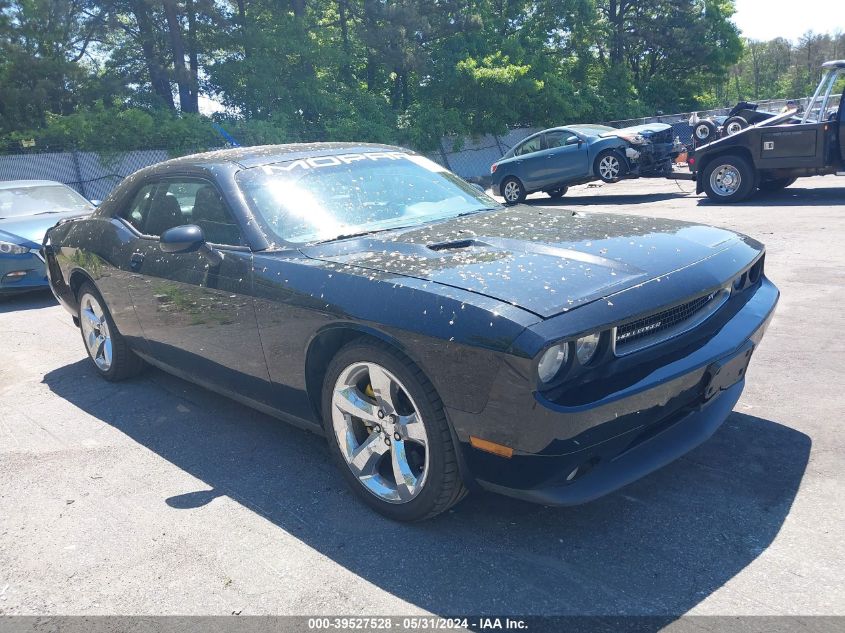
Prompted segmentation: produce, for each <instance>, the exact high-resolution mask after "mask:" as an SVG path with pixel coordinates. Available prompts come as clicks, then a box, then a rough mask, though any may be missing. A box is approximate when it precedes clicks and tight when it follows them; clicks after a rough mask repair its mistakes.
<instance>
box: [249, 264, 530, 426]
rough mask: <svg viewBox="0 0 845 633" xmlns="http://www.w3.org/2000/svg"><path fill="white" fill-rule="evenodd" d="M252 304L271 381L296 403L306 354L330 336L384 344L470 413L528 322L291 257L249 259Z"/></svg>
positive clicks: (417, 284) (502, 309) (425, 287)
mask: <svg viewBox="0 0 845 633" xmlns="http://www.w3.org/2000/svg"><path fill="white" fill-rule="evenodd" d="M255 295H256V310H257V315H258V322H259V330H260V333H261V340H262V343H263V346H264V351H265V355H266V357H267V362H268V366H269V369H270V377H271V380H272V381H273V382H274V383H276V384H277V385H280V386H284V388H285V389H287V390H288V391H289V392H290V393H291V394H292V397H294V398H298V399H299V400H301V399H302V396H303V394H305V391H306V387H307V385H306V376H305V371H304V368H305V366H306V359H307V356H308V350H309V347H310V346H311V345H312V343H313V341H314V340H315V339H316V338H317V337H318V336H320V335H321V333H323V332H325V331H327V330H330V329H338V328H340V329H345V330H351V331H357V332H361V333H365V334H368V335H370V336H373V337H376V338H380V339H382V340H385V341H387V342H389V343H390V344H391V345H394V346H395V347H397V348H398V349H400V350H401V351H402V352H403V353H404V354H406V355H407V356H408V357H409V358H410V359H411V360H413V361H414V362H415V363H416V364H417V365H418V366H419V367H420V368H421V369H422V370H423V372H424V373H425V374H426V376H427V377H428V378H429V380H431V382H432V383H433V385H434V387H435V388H436V389H437V392H438V394H439V395H440V397H441V399H442V400H443V402H444V404H446V405H447V406H448V407H453V408H456V409H460V410H466V411H480V410H481V409H482V408H483V406H484V404H485V403H486V401H487V397H488V394H489V391H490V385H491V384H492V381H493V379H494V378H495V375H496V373H497V371H498V368H499V365H500V362H501V358H502V357H503V354H504V352H505V350H507V349H508V347H509V346H510V344H511V343H512V341H513V340H514V339H515V338H516V337H517V336H518V335H519V334H520V333H521V332H522V331H523V330H524V329H525V327H526V326H527V325H530V324H533V323H536V322H537V321H538V318H537V317H534V316H533V315H530V314H529V313H527V312H525V311H523V310H521V309H519V308H516V307H514V306H511V305H509V304H505V303H502V302H500V301H497V300H494V299H488V298H486V297H480V296H478V295H475V294H474V293H470V292H467V291H463V290H459V289H452V288H448V287H445V286H441V285H439V284H435V283H432V282H425V281H422V280H418V279H414V278H409V277H402V276H398V275H391V274H389V273H378V272H374V271H368V270H363V269H359V268H356V267H353V266H348V265H341V264H334V263H329V262H322V261H317V260H312V259H307V258H305V257H304V256H302V255H301V254H298V253H290V255H282V254H279V255H269V254H256V258H255ZM297 406H298V407H299V406H301V404H300V405H297ZM302 413H303V412H302V411H300V412H299V414H300V415H301V414H302Z"/></svg>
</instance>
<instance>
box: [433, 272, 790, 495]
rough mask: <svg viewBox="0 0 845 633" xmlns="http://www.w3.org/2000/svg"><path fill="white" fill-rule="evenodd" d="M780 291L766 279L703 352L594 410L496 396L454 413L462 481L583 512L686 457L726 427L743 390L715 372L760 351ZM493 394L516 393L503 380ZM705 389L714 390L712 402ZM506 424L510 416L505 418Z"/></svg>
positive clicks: (593, 406)
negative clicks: (483, 444)
mask: <svg viewBox="0 0 845 633" xmlns="http://www.w3.org/2000/svg"><path fill="white" fill-rule="evenodd" d="M778 296H779V293H778V290H777V288H775V286H774V285H773V284H772V283H771V282H769V281H768V280H767V279H765V278H763V280H762V283H761V286H760V287H759V289H758V290H757V291H756V292H755V294H754V296H753V297H752V298H751V299H750V300H748V302H747V303H746V304H745V305H744V306H743V307H742V308H741V309H740V310H739V311H738V312H737V313H736V314H735V315H734V316H733V317H732V318H731V319H730V320H729V321H727V323H725V324H724V325H723V326H722V327H721V329H719V331H718V332H716V333H715V334H714V335H713V336H712V337H711V338H710V339H709V340H707V341H706V343H704V344H703V345H701V346H700V347H698V348H697V349H695V350H693V351H691V352H689V353H687V354H686V355H684V356H682V357H680V358H677V357H676V358H674V359H673V360H672V361H671V362H669V363H667V364H665V365H663V366H660V367H658V368H655V369H654V370H653V371H651V372H650V373H648V375H646V376H645V377H643V378H642V379H640V380H639V381H637V382H636V383H634V384H632V385H629V386H627V387H625V388H621V389H619V390H618V391H616V392H613V393H609V394H607V395H605V396H604V397H602V398H601V399H600V400H598V401H596V402H591V403H588V404H582V405H577V406H564V405H561V404H558V403H554V402H550V401H548V400H546V399H545V398H544V397H543V396H542V395H541V394H539V393H533V394H532V397H531V401H528V400H521V401H520V400H518V399H515V398H511V400H510V403H511V405H513V404H517V406H518V407H519V411H517V410H515V409H514V407H513V406H509V405H507V404H506V403H505V402H506V400H507V398H499V397H497V396H496V395H491V398H490V400H489V401H488V404H487V407H486V408H485V410H484V411H482V412H481V413H480V414H478V415H470V414H466V413H463V412H460V411H453V410H450V411H449V412H448V413H449V415H450V417H451V419H452V422H453V424H454V426H455V428H456V433H457V434H458V438H459V440H460V441H461V446H462V449H463V450H462V457H463V466H464V474H465V475H469V477H470V478H472V480H474V482H475V483H477V484H478V485H479V486H481V487H482V488H486V489H488V490H491V491H494V492H498V493H501V494H505V495H508V496H512V497H517V498H521V499H525V500H528V501H534V502H538V503H543V504H545V505H577V504H580V503H585V502H588V501H591V500H593V499H596V498H597V497H600V496H603V495H605V494H608V493H610V492H612V491H614V490H617V489H618V488H621V487H622V486H625V485H626V484H629V483H631V482H633V481H635V480H637V479H640V478H641V477H643V476H645V475H647V474H649V473H651V472H653V471H655V470H657V469H658V468H661V467H662V466H664V465H666V464H668V463H670V462H672V461H674V460H675V459H677V458H678V457H680V456H682V455H684V454H685V453H687V452H689V451H690V450H692V449H693V448H695V447H696V446H698V445H699V444H701V443H702V442H704V441H705V440H706V439H707V438H709V437H710V436H711V435H712V434H713V433H714V432H715V431H716V429H717V428H718V427H719V426H720V425H721V424H722V423H723V422H724V421H725V419H726V418H727V417H728V415H729V414H730V412H731V410H732V409H733V407H734V405H735V404H736V402H737V400H738V399H739V397H740V395H741V393H742V389H743V387H744V384H745V378H744V370H745V364H743V365H742V367H741V368H740V369H741V372H740V373H741V377H740V378H739V379H738V380H731V381H729V382H727V383H722V384H717V388H716V389H715V390H713V389H712V388H713V385H714V382H716V383H718V381H715V379H714V376H713V374H714V372H715V369H714V368H719V367H721V366H722V365H724V364H725V363H728V362H730V361H731V360H732V359H735V358H738V357H743V358H744V359H745V361H744V362H745V363H747V359H749V358H750V356H751V352H752V351H753V350H754V348H756V346H757V345H758V344H759V342H760V340H761V339H762V337H763V334H764V333H765V331H766V328H767V327H768V325H769V322H770V321H771V318H772V316H773V314H774V308H775V306H776V304H777V300H778ZM498 382H499V384H498V385H497V386H494V391H493V394H496V393H497V389H498V390H501V389H505V390H507V389H509V388H510V389H511V393H512V394H513V393H515V391H513V390H514V388H515V382H514V381H513V380H512V381H511V384H510V387H508V386H507V383H508V381H507V378H505V379H504V380H500V381H498ZM708 388H710V389H711V392H710V393H707V391H708ZM505 416H507V417H505ZM470 435H477V436H479V437H481V438H483V439H489V440H490V441H495V442H497V443H501V444H504V445H506V446H511V447H514V449H515V450H514V453H513V456H512V457H511V458H510V459H507V458H503V457H499V456H497V455H493V454H491V453H486V452H482V451H480V450H478V449H475V448H472V447H471V445H470V444H469V436H470Z"/></svg>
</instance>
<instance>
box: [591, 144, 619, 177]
mask: <svg viewBox="0 0 845 633" xmlns="http://www.w3.org/2000/svg"><path fill="white" fill-rule="evenodd" d="M626 171H627V167H626V166H625V163H624V161H623V160H622V157H621V156H620V155H619V153H618V152H616V151H615V150H612V149H606V150H604V151H603V152H601V153H600V154H599V155H598V156H596V160H595V162H594V163H593V173H594V174H595V175H596V176H598V177H599V178H601V179H602V181H604V182H619V179H620V178H622V176H624V175H625V172H626Z"/></svg>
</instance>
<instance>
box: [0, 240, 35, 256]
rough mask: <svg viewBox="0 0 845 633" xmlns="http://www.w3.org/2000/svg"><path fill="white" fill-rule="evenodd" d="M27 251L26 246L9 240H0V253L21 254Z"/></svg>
mask: <svg viewBox="0 0 845 633" xmlns="http://www.w3.org/2000/svg"><path fill="white" fill-rule="evenodd" d="M28 252H29V249H28V248H27V247H26V246H20V245H19V244H12V243H11V242H0V255H23V254H24V253H28Z"/></svg>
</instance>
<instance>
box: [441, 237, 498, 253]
mask: <svg viewBox="0 0 845 633" xmlns="http://www.w3.org/2000/svg"><path fill="white" fill-rule="evenodd" d="M473 246H480V247H489V246H490V244H488V243H487V242H482V241H481V240H476V239H474V238H465V239H460V240H446V241H444V242H434V243H433V244H426V248H427V249H429V250H431V251H456V250H461V249H464V248H472V247H473Z"/></svg>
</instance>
